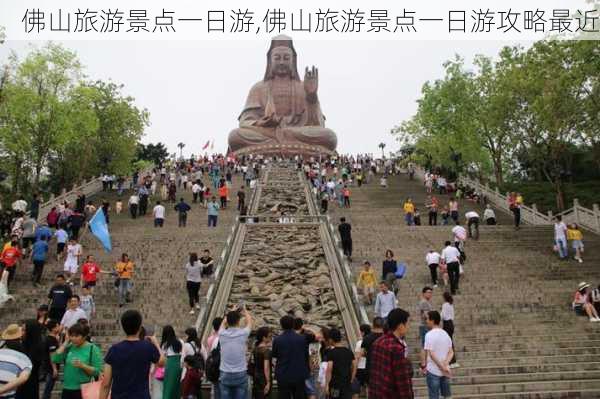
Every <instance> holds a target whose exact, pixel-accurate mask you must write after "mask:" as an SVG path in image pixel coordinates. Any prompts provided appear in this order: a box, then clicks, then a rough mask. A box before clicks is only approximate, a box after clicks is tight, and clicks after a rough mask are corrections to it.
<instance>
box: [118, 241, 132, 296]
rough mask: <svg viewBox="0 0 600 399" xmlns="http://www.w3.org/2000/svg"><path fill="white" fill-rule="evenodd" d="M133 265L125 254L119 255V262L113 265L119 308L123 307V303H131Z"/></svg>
mask: <svg viewBox="0 0 600 399" xmlns="http://www.w3.org/2000/svg"><path fill="white" fill-rule="evenodd" d="M133 269H134V263H133V262H132V261H131V260H129V256H128V255H127V254H125V253H124V254H123V255H121V260H120V261H119V262H117V264H116V265H115V272H116V273H117V276H118V284H116V285H117V287H118V288H119V307H123V305H124V304H125V302H131V288H132V286H133V281H132V279H133Z"/></svg>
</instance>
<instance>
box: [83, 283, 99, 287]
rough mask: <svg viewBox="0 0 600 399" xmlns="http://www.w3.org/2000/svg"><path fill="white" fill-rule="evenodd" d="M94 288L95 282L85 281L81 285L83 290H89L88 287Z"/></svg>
mask: <svg viewBox="0 0 600 399" xmlns="http://www.w3.org/2000/svg"><path fill="white" fill-rule="evenodd" d="M95 286H96V282H95V281H86V282H85V283H84V284H83V288H90V287H95Z"/></svg>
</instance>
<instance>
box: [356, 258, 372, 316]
mask: <svg viewBox="0 0 600 399" xmlns="http://www.w3.org/2000/svg"><path fill="white" fill-rule="evenodd" d="M363 266H364V269H363V270H361V272H360V273H359V275H358V281H357V282H356V285H357V286H358V288H359V289H360V288H362V292H363V295H364V297H365V298H367V300H368V301H369V305H371V304H372V303H373V295H375V285H376V283H377V281H376V278H375V272H374V271H373V268H372V267H371V263H370V262H369V261H365V263H363Z"/></svg>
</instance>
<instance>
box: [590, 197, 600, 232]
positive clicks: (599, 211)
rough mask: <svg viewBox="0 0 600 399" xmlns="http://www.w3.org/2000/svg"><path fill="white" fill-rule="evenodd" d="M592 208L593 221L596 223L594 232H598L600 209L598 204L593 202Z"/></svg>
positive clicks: (599, 228) (599, 230)
mask: <svg viewBox="0 0 600 399" xmlns="http://www.w3.org/2000/svg"><path fill="white" fill-rule="evenodd" d="M592 210H593V211H594V221H595V223H596V233H598V234H600V209H599V208H598V204H593V205H592Z"/></svg>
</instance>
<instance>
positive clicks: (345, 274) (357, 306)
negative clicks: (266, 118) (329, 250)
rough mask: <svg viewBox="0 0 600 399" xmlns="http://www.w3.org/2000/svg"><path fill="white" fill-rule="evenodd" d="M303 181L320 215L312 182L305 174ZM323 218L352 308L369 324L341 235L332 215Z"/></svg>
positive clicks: (362, 321)
mask: <svg viewBox="0 0 600 399" xmlns="http://www.w3.org/2000/svg"><path fill="white" fill-rule="evenodd" d="M300 176H301V179H303V180H304V184H305V190H306V195H307V196H308V198H309V201H310V205H309V206H310V207H312V209H313V212H315V213H319V206H318V204H319V201H318V199H317V195H316V194H315V192H314V191H313V190H312V185H311V184H310V182H309V181H308V180H307V179H306V178H305V177H304V174H303V173H300ZM320 216H321V217H325V219H324V222H325V223H324V224H325V227H326V231H327V234H328V235H329V237H330V239H331V240H332V242H333V243H334V245H335V249H336V250H335V251H334V252H335V256H336V258H337V261H338V264H339V265H340V266H341V272H342V273H341V274H342V280H343V282H344V284H345V285H346V290H347V292H349V293H350V295H351V302H352V306H353V307H354V311H355V314H356V316H357V318H358V319H359V321H360V323H361V324H369V317H368V315H367V311H366V309H365V307H364V306H363V304H362V301H361V299H360V296H359V294H358V288H357V286H356V283H355V279H354V276H353V274H352V270H351V269H350V264H349V263H348V260H347V259H346V258H345V256H344V254H343V252H342V244H341V239H340V237H339V234H338V233H337V229H336V228H335V226H334V225H333V222H332V220H331V217H330V215H320Z"/></svg>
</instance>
